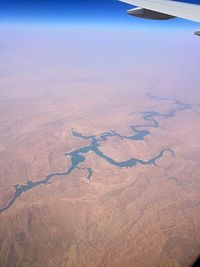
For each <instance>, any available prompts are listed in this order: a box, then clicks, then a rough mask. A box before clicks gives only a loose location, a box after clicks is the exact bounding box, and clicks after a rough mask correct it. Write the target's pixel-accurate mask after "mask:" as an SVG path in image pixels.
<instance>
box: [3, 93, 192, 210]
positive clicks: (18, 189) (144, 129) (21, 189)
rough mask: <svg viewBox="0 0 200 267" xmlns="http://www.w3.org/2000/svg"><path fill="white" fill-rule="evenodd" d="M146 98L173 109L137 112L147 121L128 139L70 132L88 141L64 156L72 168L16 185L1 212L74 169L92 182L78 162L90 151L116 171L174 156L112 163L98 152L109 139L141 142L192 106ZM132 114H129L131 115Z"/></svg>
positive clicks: (112, 133) (109, 133) (110, 133)
mask: <svg viewBox="0 0 200 267" xmlns="http://www.w3.org/2000/svg"><path fill="white" fill-rule="evenodd" d="M147 97H149V98H150V99H152V100H155V101H170V102H172V103H173V104H174V108H172V109H170V110H169V111H168V112H166V113H159V112H157V111H143V112H139V114H140V115H141V117H142V118H143V120H144V121H145V122H146V124H137V125H131V126H130V129H131V130H132V132H133V134H132V135H130V136H126V135H121V134H120V133H118V132H117V131H115V130H111V131H107V132H104V133H101V134H100V135H98V136H95V135H89V136H85V135H83V134H82V133H80V132H78V131H76V130H74V129H72V131H71V133H72V135H73V136H74V137H75V138H80V139H83V140H88V141H89V144H88V145H85V146H83V147H81V148H79V149H74V150H73V151H72V152H70V153H65V156H66V157H70V158H71V166H70V168H69V169H68V170H67V171H65V172H60V173H59V172H57V173H51V174H49V175H48V176H47V177H45V178H43V179H41V180H39V181H36V182H32V181H29V180H28V181H27V183H26V184H24V185H15V193H14V195H13V197H12V199H11V200H10V202H9V203H8V205H7V206H6V207H4V208H0V213H2V212H4V211H6V210H8V209H9V208H10V207H12V206H13V204H14V203H15V201H16V200H17V199H18V198H19V197H20V196H21V195H22V194H23V193H25V192H27V191H29V190H31V189H33V188H35V187H37V186H40V185H47V184H49V183H50V182H51V179H52V178H53V177H58V176H67V175H69V174H70V173H71V172H72V171H73V170H74V169H85V170H86V171H87V173H88V176H87V177H86V178H87V179H88V180H89V181H91V178H92V175H93V169H92V168H89V167H87V168H86V167H81V166H80V165H81V163H84V162H85V160H86V156H87V154H88V153H89V152H92V153H94V154H95V155H96V156H98V157H100V158H101V159H103V160H105V161H106V162H108V163H109V164H111V165H112V166H116V167H119V168H133V167H135V166H137V165H155V166H156V162H157V160H159V159H160V158H162V157H163V156H164V154H165V153H170V154H171V155H172V156H173V157H175V155H174V152H173V150H172V149H170V148H165V149H162V150H161V151H160V152H159V153H158V154H157V155H155V156H154V157H152V158H151V159H148V160H142V159H137V158H130V159H129V160H126V161H120V162H118V161H115V160H114V159H112V158H111V157H109V156H107V155H106V154H104V153H103V152H102V151H101V144H102V143H103V142H107V141H109V138H112V137H118V138H120V139H128V140H132V141H142V140H145V137H147V136H148V135H150V134H151V130H150V129H151V128H160V122H159V120H158V119H159V118H161V119H169V118H172V117H175V116H176V114H177V112H181V111H184V110H190V109H192V108H193V106H192V105H190V104H186V103H182V102H180V101H178V100H173V99H168V98H162V97H159V96H154V95H152V94H148V95H147ZM131 114H132V113H131Z"/></svg>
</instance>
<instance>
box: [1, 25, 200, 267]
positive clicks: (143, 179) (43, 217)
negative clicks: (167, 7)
mask: <svg viewBox="0 0 200 267" xmlns="http://www.w3.org/2000/svg"><path fill="white" fill-rule="evenodd" d="M0 36H1V37H0V38H1V43H0V132H1V134H0V266H1V267H30V266H31V267H48V266H49V267H86V266H87V267H122V266H123V267H147V266H148V267H172V266H173V267H189V266H191V264H192V263H193V261H195V259H196V258H198V256H199V253H200V212H199V210H200V163H199V160H200V75H199V67H200V63H199V62H200V54H199V53H197V51H198V50H199V48H200V43H199V39H197V38H196V37H194V36H192V35H191V32H190V31H188V32H187V31H186V32H184V31H183V32H180V33H177V32H176V31H172V32H170V31H166V32H165V33H162V32H159V30H157V31H156V30H155V29H154V30H151V31H150V32H149V30H148V29H146V30H145V31H143V32H142V33H140V32H139V31H137V30H136V29H131V28H130V29H125V28H123V27H122V28H120V29H117V28H115V27H110V28H103V27H99V28H97V29H95V28H92V27H91V28H89V27H78V26H77V27H59V25H58V26H54V27H45V26H41V27H40V25H38V26H29V27H28V26H27V27H26V26H13V25H3V26H2V25H1V27H0ZM166 40H167V41H168V42H166ZM188 47H190V49H188ZM185 51H188V53H185Z"/></svg>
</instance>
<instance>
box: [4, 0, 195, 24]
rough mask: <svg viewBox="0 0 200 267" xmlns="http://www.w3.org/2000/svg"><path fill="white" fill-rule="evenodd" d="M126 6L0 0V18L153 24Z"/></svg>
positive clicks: (109, 1) (87, 0) (76, 0)
mask: <svg viewBox="0 0 200 267" xmlns="http://www.w3.org/2000/svg"><path fill="white" fill-rule="evenodd" d="M180 1H183V0H180ZM187 2H192V3H199V4H200V0H187ZM129 7H130V6H129V5H127V4H123V3H121V2H118V1H117V0H57V1H56V0H54V1H53V0H1V1H0V21H6V22H13V21H14V22H16V21H21V22H27V21H29V22H33V21H40V22H45V23H54V22H58V23H60V22H61V23H64V22H65V23H66V22H71V23H101V24H105V23H108V22H112V23H117V24H119V23H133V21H134V22H135V23H141V24H150V25H151V24H152V23H156V22H151V21H146V20H140V19H137V18H133V17H129V16H127V15H126V10H127V9H129ZM162 23H163V24H165V23H166V22H162ZM169 23H173V24H174V23H176V24H180V23H183V25H187V26H190V25H192V24H191V22H185V21H182V20H176V22H168V24H169Z"/></svg>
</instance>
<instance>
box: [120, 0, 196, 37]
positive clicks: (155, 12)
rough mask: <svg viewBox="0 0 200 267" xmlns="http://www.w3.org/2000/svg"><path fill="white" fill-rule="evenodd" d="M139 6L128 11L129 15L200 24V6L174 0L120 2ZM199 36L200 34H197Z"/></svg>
mask: <svg viewBox="0 0 200 267" xmlns="http://www.w3.org/2000/svg"><path fill="white" fill-rule="evenodd" d="M119 1H121V2H124V3H127V4H130V5H134V6H137V8H133V9H131V10H128V14H129V15H132V16H136V17H142V18H147V19H170V18H174V17H179V18H184V19H188V20H192V21H196V22H200V5H196V4H189V3H183V2H177V1H172V0H119ZM196 34H197V35H199V34H200V32H199V31H198V32H196Z"/></svg>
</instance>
